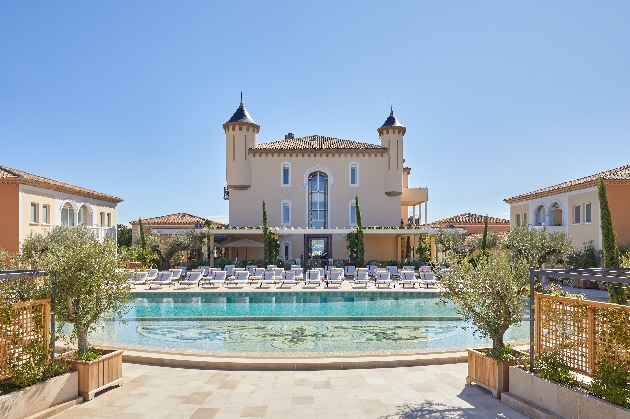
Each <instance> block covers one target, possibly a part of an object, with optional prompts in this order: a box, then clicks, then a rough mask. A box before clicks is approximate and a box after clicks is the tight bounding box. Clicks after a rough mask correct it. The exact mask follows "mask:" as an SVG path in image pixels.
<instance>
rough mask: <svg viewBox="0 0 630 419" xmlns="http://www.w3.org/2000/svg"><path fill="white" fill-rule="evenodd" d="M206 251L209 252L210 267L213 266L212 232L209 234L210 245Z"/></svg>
mask: <svg viewBox="0 0 630 419" xmlns="http://www.w3.org/2000/svg"><path fill="white" fill-rule="evenodd" d="M208 251H209V253H210V261H209V263H210V267H211V268H214V234H210V246H209V249H208Z"/></svg>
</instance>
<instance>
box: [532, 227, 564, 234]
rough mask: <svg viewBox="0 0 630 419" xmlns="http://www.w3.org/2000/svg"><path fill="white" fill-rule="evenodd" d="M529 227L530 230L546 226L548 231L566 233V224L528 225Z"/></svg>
mask: <svg viewBox="0 0 630 419" xmlns="http://www.w3.org/2000/svg"><path fill="white" fill-rule="evenodd" d="M529 228H530V229H532V230H542V229H543V228H546V229H547V231H548V232H550V233H566V232H567V226H529Z"/></svg>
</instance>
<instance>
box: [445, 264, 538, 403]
mask: <svg viewBox="0 0 630 419" xmlns="http://www.w3.org/2000/svg"><path fill="white" fill-rule="evenodd" d="M439 276H440V279H441V281H440V286H441V289H442V291H441V298H442V302H444V303H446V301H451V302H453V303H454V304H455V306H456V309H457V312H458V313H459V314H460V315H461V316H462V317H463V319H464V320H466V321H470V322H472V325H473V326H474V329H475V333H476V334H479V335H481V336H482V337H485V338H489V339H491V340H492V348H487V349H478V350H475V349H469V350H468V377H467V378H466V382H467V383H468V384H470V383H473V382H474V383H476V384H479V385H481V386H482V387H484V388H487V389H488V390H490V391H491V392H492V395H493V396H494V397H495V398H499V397H500V395H501V392H504V391H507V390H508V389H509V376H508V367H509V366H510V365H514V364H516V363H517V362H518V360H519V359H521V358H522V357H524V356H525V354H524V353H520V352H518V351H515V350H513V349H512V348H511V347H510V346H509V345H507V344H506V343H505V342H504V335H505V332H507V330H508V328H509V327H510V326H514V325H517V324H519V323H520V322H521V320H522V316H523V309H524V308H525V301H526V300H525V297H526V295H527V294H528V292H529V285H528V282H527V278H528V270H527V265H526V263H524V262H523V261H511V260H510V258H509V257H508V255H507V254H506V253H504V252H498V253H497V256H492V255H490V254H488V253H482V254H481V255H480V256H479V258H478V259H476V260H475V259H473V260H471V259H468V258H459V259H457V260H455V261H453V263H452V265H451V270H449V271H446V272H444V273H441V274H440V275H439Z"/></svg>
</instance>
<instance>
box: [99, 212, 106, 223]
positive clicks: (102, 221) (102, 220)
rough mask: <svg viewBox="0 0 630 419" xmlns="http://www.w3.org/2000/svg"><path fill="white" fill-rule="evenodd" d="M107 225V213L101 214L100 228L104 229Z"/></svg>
mask: <svg viewBox="0 0 630 419" xmlns="http://www.w3.org/2000/svg"><path fill="white" fill-rule="evenodd" d="M104 225H105V213H104V212H101V223H100V226H101V227H103V226H104Z"/></svg>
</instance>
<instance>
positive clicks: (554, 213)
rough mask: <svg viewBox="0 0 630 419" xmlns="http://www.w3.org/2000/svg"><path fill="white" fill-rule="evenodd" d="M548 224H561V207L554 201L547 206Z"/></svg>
mask: <svg viewBox="0 0 630 419" xmlns="http://www.w3.org/2000/svg"><path fill="white" fill-rule="evenodd" d="M549 225H550V226H561V225H562V208H560V204H558V203H557V202H554V203H553V204H551V206H550V207H549Z"/></svg>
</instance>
